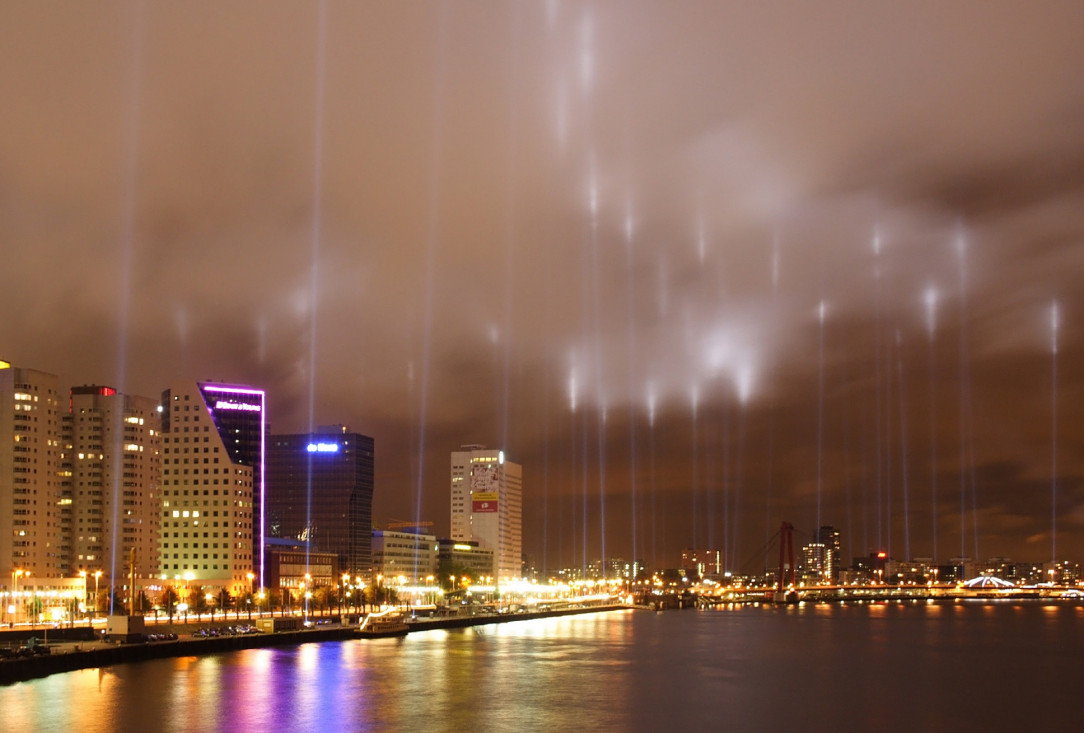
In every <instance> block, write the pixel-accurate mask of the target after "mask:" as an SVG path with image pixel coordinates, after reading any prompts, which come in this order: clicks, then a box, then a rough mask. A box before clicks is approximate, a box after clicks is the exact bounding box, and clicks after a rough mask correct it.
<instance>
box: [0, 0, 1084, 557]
mask: <svg viewBox="0 0 1084 733" xmlns="http://www.w3.org/2000/svg"><path fill="white" fill-rule="evenodd" d="M1081 39H1084V4H1081V3H1078V2H1028V3H1024V2H1018V1H1017V2H958V3H945V2H910V3H892V4H889V3H866V2H858V1H854V2H841V1H838V0H827V1H825V2H819V3H800V2H789V3H784V2H774V3H722V2H714V1H709V2H682V3H667V2H654V3H648V2H630V1H623V2H596V3H579V2H511V3H510V2H504V1H497V0H493V1H489V0H485V1H478V2H460V3H451V2H447V3H441V2H434V3H424V2H410V3H374V2H334V1H331V2H327V3H326V5H322V4H319V3H298V2H260V3H251V2H219V1H215V2H189V3H146V4H142V3H138V2H124V3H110V2H104V1H103V2H95V3H85V2H35V3H30V2H6V3H3V4H0V244H2V249H0V251H2V257H0V314H2V318H0V357H3V358H5V359H8V360H10V361H13V362H14V363H16V364H18V365H21V366H29V367H33V368H38V369H41V370H44V371H49V372H54V373H57V374H59V375H60V376H61V379H62V384H63V385H65V386H67V385H71V384H83V383H103V384H108V385H112V386H115V387H118V388H120V389H122V390H124V391H126V392H132V393H135V394H143V395H148V396H157V395H158V394H159V393H160V391H161V390H162V389H163V388H164V387H165V386H167V385H168V384H169V383H170V382H174V381H177V380H182V379H219V380H225V381H233V382H241V383H249V384H253V385H259V386H262V387H265V388H266V389H267V390H268V392H269V403H270V406H269V417H270V420H271V423H272V430H273V431H274V432H299V431H304V430H307V429H308V428H309V426H310V425H322V424H329V423H346V424H348V425H350V426H351V427H352V428H353V429H355V430H358V431H360V432H363V433H366V434H368V435H371V436H373V437H374V438H375V439H376V445H377V486H376V499H375V506H374V512H375V515H376V516H377V518H378V519H380V520H384V521H387V520H391V519H408V520H409V519H414V518H417V517H420V518H422V519H431V520H434V521H435V523H436V526H435V531H437V533H439V534H443V533H445V532H446V531H447V528H448V511H449V508H448V465H449V452H450V451H451V450H452V449H454V448H456V447H457V446H459V445H461V444H464V443H483V444H486V445H488V446H490V447H494V448H495V447H503V448H504V449H505V450H506V451H507V453H508V456H509V458H510V459H511V460H514V461H516V462H518V463H521V464H522V465H523V473H524V549H525V551H526V552H527V553H528V554H529V555H530V557H531V558H532V560H533V561H534V562H535V563H536V564H538V565H540V566H541V565H547V566H548V567H550V568H553V567H555V566H557V565H577V566H578V565H580V564H582V563H583V562H584V560H585V559H586V560H588V561H589V560H593V559H595V558H596V557H598V556H599V555H600V554H601V553H602V552H605V554H606V555H611V556H613V555H616V556H622V557H626V558H631V557H633V556H635V557H638V558H642V559H644V560H646V561H647V562H648V563H649V564H651V565H664V566H673V565H676V564H677V562H678V558H679V553H680V550H681V549H682V548H683V547H687V546H692V545H697V546H706V545H710V546H712V547H718V548H720V549H723V550H725V551H726V553H727V560H726V563H727V566H728V568H729V569H731V570H736V571H741V570H747V569H756V568H757V567H761V566H763V559H762V557H761V556H760V555H759V554H758V548H760V547H761V546H762V545H764V543H765V541H766V540H767V537H768V535H770V534H771V533H772V532H774V530H775V528H776V527H777V526H778V524H779V522H780V521H782V520H789V521H791V522H793V523H794V524H795V525H796V527H797V529H798V535H797V541H798V542H804V541H807V540H808V539H809V537H810V535H811V533H812V530H813V528H814V527H815V526H816V525H817V523H818V521H820V523H823V524H832V525H834V526H836V527H837V528H839V529H841V530H842V531H843V533H844V534H843V551H844V555H845V556H846V557H848V558H849V557H851V556H852V555H860V554H865V553H866V552H867V551H870V550H876V549H886V550H888V551H889V552H891V554H892V555H893V556H895V557H898V558H901V559H902V558H904V557H906V556H907V555H911V556H927V557H928V556H930V555H932V554H933V553H934V549H935V548H934V542H935V534H936V543H937V546H936V552H937V556H938V559H941V560H946V559H947V558H948V557H950V556H955V555H959V554H961V552H963V554H964V555H967V556H972V557H978V558H982V559H985V558H987V557H991V556H1010V557H1013V558H1014V559H1018V560H1038V561H1043V560H1049V559H1050V558H1051V556H1052V554H1053V553H1054V552H1055V551H1056V553H1057V555H1058V557H1059V559H1061V558H1062V557H1066V558H1070V559H1074V560H1084V478H1082V476H1084V457H1082V449H1084V424H1082V421H1081V419H1080V418H1081V414H1082V407H1084V371H1082V369H1084V348H1082V340H1084V329H1082V322H1084V294H1082V290H1084V289H1082V288H1081V285H1082V283H1084V73H1082V70H1084V42H1082V40H1081ZM1055 310H1056V319H1055V316H1054V313H1055ZM1055 324H1056V327H1055ZM1055 347H1056V355H1055ZM1055 496H1056V504H1055ZM961 509H962V510H963V511H962V514H961ZM1055 517H1056V529H1057V542H1056V550H1055V548H1054V542H1052V528H1053V527H1054V526H1055V522H1054V521H1053V520H1054V519H1055ZM961 518H962V521H961ZM976 529H977V532H976ZM935 530H936V531H935ZM961 530H962V531H961Z"/></svg>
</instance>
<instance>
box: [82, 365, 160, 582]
mask: <svg viewBox="0 0 1084 733" xmlns="http://www.w3.org/2000/svg"><path fill="white" fill-rule="evenodd" d="M70 394H71V396H70V398H69V401H68V414H67V415H65V416H64V418H63V450H62V451H61V493H62V499H61V510H62V523H63V525H64V532H63V535H64V537H65V542H64V549H65V557H64V574H65V575H69V576H75V575H78V574H79V573H80V572H83V573H86V574H87V575H94V574H95V573H96V572H99V571H101V572H102V574H103V576H104V580H103V581H102V582H103V584H104V585H106V586H110V585H119V586H124V585H126V584H127V578H128V576H129V572H130V565H132V564H134V572H135V578H136V579H141V580H144V581H146V580H148V579H152V578H157V577H158V576H159V568H158V564H159V560H160V558H159V552H158V543H159V532H160V527H161V498H160V497H159V496H158V482H159V480H160V475H159V474H160V470H161V466H160V464H159V459H160V456H159V451H160V444H159V441H160V439H161V438H160V430H159V424H160V418H159V412H158V401H157V400H154V399H151V398H149V397H138V396H134V395H124V394H120V393H119V392H117V391H116V390H114V389H113V388H111V387H104V386H97V385H95V386H83V387H73V388H72V390H71V393H70ZM141 585H144V583H140V582H138V581H137V582H136V586H137V587H139V586H141Z"/></svg>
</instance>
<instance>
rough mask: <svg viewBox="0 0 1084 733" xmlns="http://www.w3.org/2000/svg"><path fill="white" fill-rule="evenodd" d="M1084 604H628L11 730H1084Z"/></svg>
mask: <svg viewBox="0 0 1084 733" xmlns="http://www.w3.org/2000/svg"><path fill="white" fill-rule="evenodd" d="M1082 693H1084V607H1081V606H1070V605H1045V604H1041V603H1037V602H1035V603H1006V604H995V603H991V604H978V603H966V602H961V603H940V604H926V603H921V604H896V603H888V604H849V605H828V604H821V605H811V604H803V605H801V606H797V607H794V606H790V607H756V606H744V607H734V608H724V609H717V610H711V611H667V612H664V613H658V614H656V613H652V612H647V611H617V612H610V613H601V614H590V615H584V616H572V617H563V618H555V619H544V620H536V621H525V622H516V623H506V624H497V625H491V626H480V627H474V628H471V629H457V630H450V631H427V632H421V633H411V634H410V635H409V636H407V637H405V638H402V639H376V640H359V641H348V642H327V643H322V644H304V645H301V646H297V647H283V648H273V649H254V650H247V651H241V652H231V653H227V654H219V655H212V656H208V657H203V658H196V657H188V658H178V659H163V660H155V661H150V662H142V663H137V664H129V665H121V666H116V667H109V668H103V669H95V670H83V671H79V672H71V673H67V674H60V675H54V676H52V677H48V678H44V679H39V680H33V681H29V682H22V683H17V684H14V685H10V686H7V687H0V721H2V723H0V729H2V730H4V731H79V732H80V733H94V732H96V731H217V730H226V731H260V732H261V733H268V732H270V731H290V732H293V731H406V730H411V731H483V730H485V731H536V730H539V731H562V730H563V731H579V730H582V729H589V730H593V731H679V730H693V731H697V730H733V731H776V730H812V731H819V730H845V731H939V730H945V731H949V730H951V731H971V730H976V731H977V730H983V731H990V730H1054V731H1060V730H1082V729H1084V722H1082V720H1084V716H1082V715H1081V713H1080V705H1079V703H1080V700H1081V696H1082Z"/></svg>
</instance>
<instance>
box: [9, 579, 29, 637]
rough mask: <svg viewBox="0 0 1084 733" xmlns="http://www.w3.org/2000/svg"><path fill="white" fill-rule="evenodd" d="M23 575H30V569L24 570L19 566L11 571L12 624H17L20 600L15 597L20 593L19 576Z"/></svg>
mask: <svg viewBox="0 0 1084 733" xmlns="http://www.w3.org/2000/svg"><path fill="white" fill-rule="evenodd" d="M23 575H26V576H29V575H30V571H29V570H23V569H22V568H18V569H16V570H12V571H11V599H12V603H11V608H10V609H9V610H10V611H11V625H12V626H14V625H15V612H16V610H17V606H16V604H17V603H18V601H16V600H15V599H16V598H17V597H18V593H19V578H20V577H22V576H23Z"/></svg>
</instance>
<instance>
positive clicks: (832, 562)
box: [813, 525, 843, 585]
mask: <svg viewBox="0 0 1084 733" xmlns="http://www.w3.org/2000/svg"><path fill="white" fill-rule="evenodd" d="M841 537H842V534H841V533H840V531H839V530H838V529H836V528H835V527H833V526H831V525H824V526H821V527H819V528H817V531H816V532H815V533H814V535H813V541H814V542H815V543H819V544H821V545H824V553H823V559H822V566H821V573H822V576H823V578H824V581H825V582H826V583H828V584H829V585H834V584H835V583H836V582H838V580H839V571H840V570H841V569H842V560H843V553H842V550H841V547H840V544H841Z"/></svg>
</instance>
